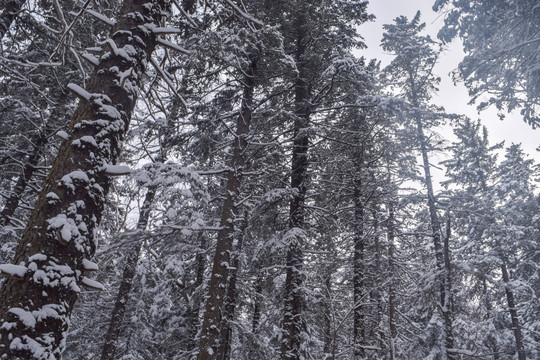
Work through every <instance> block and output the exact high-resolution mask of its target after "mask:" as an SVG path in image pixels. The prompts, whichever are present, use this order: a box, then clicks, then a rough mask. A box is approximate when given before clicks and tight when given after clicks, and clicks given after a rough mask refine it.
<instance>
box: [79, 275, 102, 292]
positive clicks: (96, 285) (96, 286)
mask: <svg viewBox="0 0 540 360" xmlns="http://www.w3.org/2000/svg"><path fill="white" fill-rule="evenodd" d="M81 284H82V285H84V286H86V287H87V288H90V289H93V290H101V291H103V290H105V286H104V285H103V284H102V283H100V282H98V281H96V280H92V279H89V278H87V277H86V276H83V278H82V280H81Z"/></svg>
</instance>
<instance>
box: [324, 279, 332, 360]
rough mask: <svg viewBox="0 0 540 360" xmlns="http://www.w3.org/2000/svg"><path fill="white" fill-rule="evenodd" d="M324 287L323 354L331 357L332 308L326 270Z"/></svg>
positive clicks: (330, 285) (329, 280)
mask: <svg viewBox="0 0 540 360" xmlns="http://www.w3.org/2000/svg"><path fill="white" fill-rule="evenodd" d="M324 287H325V288H326V293H327V296H326V299H325V300H326V301H325V302H324V313H323V314H322V316H323V317H324V345H323V351H324V354H325V359H328V360H329V359H332V318H331V312H332V308H331V306H330V301H331V296H332V275H331V274H330V273H329V272H327V273H326V274H325V279H324Z"/></svg>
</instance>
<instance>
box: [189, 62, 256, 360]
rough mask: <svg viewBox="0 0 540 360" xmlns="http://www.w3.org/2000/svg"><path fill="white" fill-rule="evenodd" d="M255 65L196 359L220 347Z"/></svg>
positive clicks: (211, 356) (247, 82)
mask: <svg viewBox="0 0 540 360" xmlns="http://www.w3.org/2000/svg"><path fill="white" fill-rule="evenodd" d="M255 68H256V61H255V60H253V61H252V63H251V67H250V68H249V69H248V70H247V71H246V79H245V85H244V95H243V99H242V108H241V111H240V116H239V117H238V120H237V123H236V134H235V140H234V143H233V155H232V159H231V166H230V168H231V170H230V171H229V174H228V179H227V186H226V198H225V202H224V204H223V208H222V212H221V224H220V226H221V230H220V231H219V232H218V237H217V243H216V254H215V256H214V264H213V267H212V274H211V277H210V285H209V288H208V299H207V300H206V307H205V312H204V318H203V324H202V329H201V337H200V340H199V355H198V357H197V359H198V360H213V359H216V356H217V352H218V347H219V339H220V336H219V333H220V325H221V322H222V311H223V304H224V301H225V295H226V293H225V292H226V289H227V279H228V276H229V266H230V257H231V250H232V246H233V240H234V233H235V228H236V226H235V225H236V224H235V221H236V210H237V209H236V206H235V203H236V202H237V201H238V196H239V194H240V185H241V178H242V170H243V169H242V168H243V166H244V163H245V157H244V152H245V150H246V148H247V145H248V144H247V140H246V137H247V135H248V134H249V127H250V122H251V112H252V109H251V107H252V102H253V90H254V88H255Z"/></svg>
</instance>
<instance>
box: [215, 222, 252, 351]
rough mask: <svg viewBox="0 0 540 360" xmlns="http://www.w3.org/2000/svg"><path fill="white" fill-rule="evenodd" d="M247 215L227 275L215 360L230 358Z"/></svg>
mask: <svg viewBox="0 0 540 360" xmlns="http://www.w3.org/2000/svg"><path fill="white" fill-rule="evenodd" d="M247 216H248V215H247V213H246V214H245V215H244V220H243V224H242V229H241V231H240V235H239V237H238V244H237V246H236V249H235V253H236V254H235V255H234V257H233V259H232V261H231V272H230V273H229V284H228V286H227V295H226V298H225V306H224V308H223V319H222V321H221V330H220V335H219V337H220V340H219V348H218V352H217V360H230V358H231V350H232V349H231V337H232V327H231V323H232V321H233V319H234V312H235V309H236V283H237V281H238V271H239V270H240V251H241V250H242V243H243V240H244V236H245V231H246V227H247Z"/></svg>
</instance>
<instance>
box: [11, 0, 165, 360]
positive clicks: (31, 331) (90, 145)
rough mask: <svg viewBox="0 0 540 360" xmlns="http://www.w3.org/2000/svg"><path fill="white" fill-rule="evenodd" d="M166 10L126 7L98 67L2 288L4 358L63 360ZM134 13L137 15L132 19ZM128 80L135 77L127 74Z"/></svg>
mask: <svg viewBox="0 0 540 360" xmlns="http://www.w3.org/2000/svg"><path fill="white" fill-rule="evenodd" d="M166 10H167V9H166V8H165V2H164V1H162V0H155V1H153V2H150V1H148V0H132V1H125V2H124V4H123V6H122V9H121V12H120V16H119V18H118V21H117V22H116V24H115V25H114V27H113V29H112V31H111V35H110V38H109V39H107V41H106V42H105V45H104V49H103V53H102V55H101V57H100V63H99V65H98V66H97V67H96V69H95V70H94V73H93V74H92V76H91V77H90V79H89V81H88V86H87V89H86V90H83V89H81V88H80V87H78V86H76V85H71V86H70V89H71V90H72V91H74V92H75V93H77V95H78V96H79V97H80V98H81V101H80V103H79V106H78V108H77V110H76V111H75V114H74V116H73V120H72V121H71V123H70V125H69V133H70V139H69V140H66V141H64V142H63V143H62V145H61V147H60V149H59V152H58V155H57V157H56V159H55V161H54V163H53V165H52V169H51V172H50V173H49V176H48V178H47V180H46V181H45V184H44V186H43V189H42V191H41V193H40V195H39V197H38V200H37V203H36V205H35V208H34V211H33V213H32V215H31V217H30V219H29V221H28V225H27V228H26V230H25V232H24V234H23V236H22V239H21V241H20V243H19V246H18V248H17V251H16V254H15V259H14V262H13V263H14V265H4V266H3V267H2V268H1V270H2V271H3V272H4V273H6V274H10V276H9V278H8V279H7V280H6V281H5V282H4V284H3V286H2V289H1V290H0V299H2V300H1V303H0V322H1V323H2V324H3V326H0V358H5V359H10V360H15V359H25V360H30V359H45V358H46V359H48V360H50V359H59V358H60V357H61V353H62V351H63V348H64V346H65V345H64V343H65V336H66V333H67V328H68V324H69V317H70V315H71V311H72V309H73V305H74V303H75V300H76V299H77V297H78V293H79V292H80V288H79V286H80V285H86V286H90V287H100V284H96V283H95V282H93V281H92V280H89V279H87V278H85V277H84V274H85V270H86V269H89V268H91V267H92V266H91V264H90V263H89V262H88V260H87V259H88V258H91V257H92V256H93V255H94V253H95V249H96V246H97V244H96V239H95V238H94V235H93V234H94V230H95V229H96V226H97V225H98V223H99V221H100V218H101V213H102V210H103V206H104V202H105V198H106V194H107V192H108V189H109V179H108V176H109V175H110V174H113V173H116V172H118V169H116V168H114V167H112V164H114V163H115V162H116V159H117V157H118V152H119V151H120V144H121V141H122V139H123V137H124V134H125V132H126V130H127V128H128V126H129V121H130V119H131V114H132V111H133V108H134V106H135V102H136V99H137V93H138V86H139V84H140V79H141V77H142V74H143V73H144V68H145V64H146V63H147V61H148V58H149V56H150V55H151V53H152V52H153V50H154V47H155V44H156V39H155V36H154V35H153V32H152V31H151V29H152V28H153V27H155V26H158V24H159V23H160V20H161V17H162V14H163V12H164V11H166ZM134 15H135V16H134ZM127 74H129V75H127Z"/></svg>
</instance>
